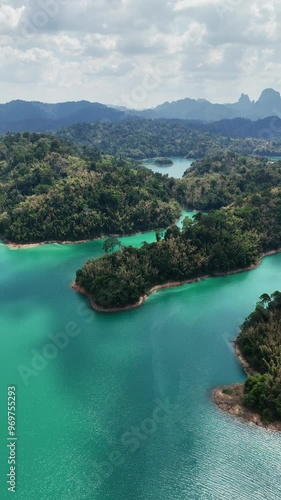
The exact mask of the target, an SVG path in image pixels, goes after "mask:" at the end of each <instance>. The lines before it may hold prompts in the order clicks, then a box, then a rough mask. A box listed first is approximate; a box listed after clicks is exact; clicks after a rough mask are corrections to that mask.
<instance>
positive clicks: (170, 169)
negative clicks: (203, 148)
mask: <svg viewBox="0 0 281 500" xmlns="http://www.w3.org/2000/svg"><path fill="white" fill-rule="evenodd" d="M169 158H170V159H171V160H172V161H173V163H174V164H173V165H171V166H164V167H160V166H159V165H154V161H155V158H148V159H147V160H144V161H143V164H144V165H145V167H147V168H149V169H150V170H152V171H153V172H158V173H160V174H163V175H165V174H168V175H169V177H175V178H177V179H180V178H181V177H182V176H183V174H184V172H185V171H186V170H187V169H188V168H190V167H191V164H192V163H193V162H194V161H195V160H186V159H185V158H182V157H181V156H169Z"/></svg>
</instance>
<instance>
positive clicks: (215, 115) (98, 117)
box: [0, 88, 281, 133]
mask: <svg viewBox="0 0 281 500" xmlns="http://www.w3.org/2000/svg"><path fill="white" fill-rule="evenodd" d="M271 116H278V117H280V116H281V96H280V92H278V91H276V90H274V89H271V88H268V89H265V90H263V91H262V93H261V95H260V97H259V99H258V100H257V101H251V100H250V98H249V96H248V95H247V94H243V93H242V94H241V96H240V98H239V100H238V101H237V102H235V103H226V104H218V103H211V102H210V101H208V100H207V99H191V98H189V97H186V98H184V99H179V100H176V101H172V102H168V101H166V102H164V103H163V104H160V105H158V106H156V107H155V108H151V109H144V110H142V111H139V110H134V109H127V108H125V107H124V106H120V107H118V106H114V107H113V106H107V105H106V104H102V103H99V102H90V101H87V100H81V101H67V102H60V103H44V102H40V101H24V100H21V99H17V100H13V101H10V102H8V103H5V104H0V133H6V132H24V131H26V130H28V131H31V132H47V131H51V130H58V129H60V128H63V127H68V126H71V125H75V124H77V123H96V122H102V121H105V122H107V121H108V122H113V123H116V122H117V123H118V122H121V121H123V120H126V119H130V118H132V117H137V118H146V119H159V118H162V119H169V120H170V119H179V120H196V121H199V122H203V123H213V122H218V121H221V120H231V119H236V118H245V119H248V120H252V121H255V120H262V119H265V118H268V117H271Z"/></svg>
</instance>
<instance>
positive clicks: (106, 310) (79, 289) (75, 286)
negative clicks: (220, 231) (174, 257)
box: [70, 276, 210, 314]
mask: <svg viewBox="0 0 281 500" xmlns="http://www.w3.org/2000/svg"><path fill="white" fill-rule="evenodd" d="M209 277H210V276H203V277H202V278H193V279H189V280H186V281H172V282H170V283H164V284H163V285H156V286H154V287H153V288H151V289H150V290H149V291H148V292H147V293H146V295H143V296H142V297H140V299H139V301H138V302H137V303H136V304H130V305H128V306H124V307H108V308H105V307H101V306H99V305H98V304H97V303H96V302H95V301H94V299H93V297H92V296H91V294H90V293H88V292H87V291H86V290H85V289H84V288H83V287H81V286H79V285H78V284H77V283H76V281H75V280H74V281H72V283H71V285H70V286H71V288H72V289H73V290H75V291H76V292H78V293H81V294H82V295H85V296H86V297H87V298H88V300H89V303H90V306H91V307H92V308H93V309H94V310H95V311H96V312H100V313H108V314H112V313H119V312H125V311H132V310H133V309H137V308H138V307H140V306H142V305H143V303H144V302H145V301H146V299H147V298H148V297H149V295H151V294H152V293H154V292H157V291H158V290H166V289H168V288H176V287H178V286H183V285H190V284H192V283H198V282H199V281H204V280H206V279H208V278H209Z"/></svg>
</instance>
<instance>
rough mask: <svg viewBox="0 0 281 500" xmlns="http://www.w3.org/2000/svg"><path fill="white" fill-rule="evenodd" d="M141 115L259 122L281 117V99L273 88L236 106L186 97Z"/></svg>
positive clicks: (245, 97) (241, 101)
mask: <svg viewBox="0 0 281 500" xmlns="http://www.w3.org/2000/svg"><path fill="white" fill-rule="evenodd" d="M139 114H140V115H142V116H144V117H149V118H166V119H172V118H178V119H181V120H200V121H203V122H214V121H219V120H224V119H231V118H248V119H250V120H258V119H261V118H266V117H268V116H281V96H280V93H279V92H277V91H275V90H273V89H266V90H264V91H263V92H262V94H261V96H260V98H259V99H258V101H256V102H255V101H251V100H250V98H249V96H248V95H246V94H242V95H241V97H240V99H239V101H238V102H236V103H233V104H212V103H211V102H209V101H207V100H206V99H197V100H196V99H188V98H187V99H181V100H179V101H174V102H165V103H164V104H161V105H160V106H157V107H156V108H154V109H150V110H145V111H143V112H139Z"/></svg>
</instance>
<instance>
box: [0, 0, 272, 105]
mask: <svg viewBox="0 0 281 500" xmlns="http://www.w3.org/2000/svg"><path fill="white" fill-rule="evenodd" d="M280 43H281V2H280V0H91V1H90V0H29V1H28V0H26V1H22V0H10V1H6V0H4V1H2V2H1V0H0V68H1V71H0V101H1V102H8V101H10V100H13V99H25V100H29V101H31V100H40V101H44V102H62V101H73V100H82V99H85V100H89V101H92V102H96V101H98V102H103V103H106V104H112V105H116V106H120V105H121V106H122V105H124V106H128V107H131V108H138V109H142V108H148V107H153V106H156V105H157V104H160V103H162V102H165V101H174V100H177V99H181V98H185V97H191V98H196V99H197V98H205V99H208V100H210V101H211V102H220V103H222V102H236V101H237V100H238V99H239V96H240V94H241V93H242V92H243V93H247V94H248V95H249V96H250V99H252V100H253V99H255V100H256V99H258V97H259V95H260V93H261V91H262V90H263V89H264V88H268V87H272V88H274V89H275V90H279V91H280V90H281V55H280V54H281V50H280V49H281V45H280Z"/></svg>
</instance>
